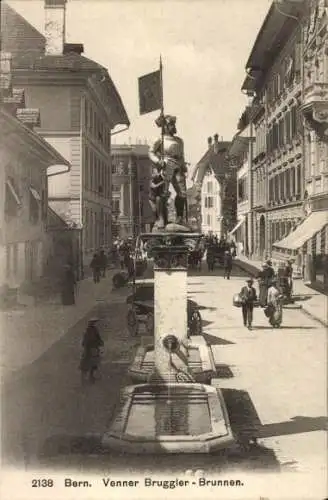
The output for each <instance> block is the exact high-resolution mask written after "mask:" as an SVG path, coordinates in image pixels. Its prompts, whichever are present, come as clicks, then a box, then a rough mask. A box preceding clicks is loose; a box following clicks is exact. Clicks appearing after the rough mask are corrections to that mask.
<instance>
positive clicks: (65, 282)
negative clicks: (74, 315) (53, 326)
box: [61, 264, 76, 306]
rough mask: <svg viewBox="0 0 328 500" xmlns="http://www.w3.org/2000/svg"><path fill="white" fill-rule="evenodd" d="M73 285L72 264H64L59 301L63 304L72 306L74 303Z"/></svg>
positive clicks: (74, 282) (74, 281)
mask: <svg viewBox="0 0 328 500" xmlns="http://www.w3.org/2000/svg"><path fill="white" fill-rule="evenodd" d="M75 285H76V280H75V276H74V271H73V269H72V266H71V265H70V264H66V265H65V266H64V273H63V279H62V284H61V301H62V304H63V306H73V305H74V304H75Z"/></svg>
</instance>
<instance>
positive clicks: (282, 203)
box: [242, 3, 304, 259]
mask: <svg viewBox="0 0 328 500" xmlns="http://www.w3.org/2000/svg"><path fill="white" fill-rule="evenodd" d="M284 7H285V8H286V9H287V10H284V14H283V13H282V11H280V10H279V8H278V7H277V6H276V4H275V3H273V4H272V6H271V8H270V10H269V12H268V14H267V17H266V19H265V21H264V23H263V25H262V28H261V30H260V32H259V35H258V37H257V39H256V42H255V44H254V47H253V49H252V52H251V54H250V57H249V59H248V61H247V64H246V67H247V70H248V76H247V77H246V80H245V82H244V84H243V87H242V89H243V90H245V91H246V92H248V93H249V94H252V93H253V94H254V99H253V105H254V107H256V113H255V114H253V117H252V120H253V127H254V134H255V146H254V154H253V159H252V188H253V195H254V203H253V217H254V255H255V256H256V257H257V258H261V259H262V258H265V257H266V256H268V255H270V254H271V251H272V245H273V244H274V243H275V242H276V241H279V240H281V239H282V238H283V237H285V236H287V235H288V234H289V233H290V231H292V229H293V228H294V227H295V226H296V225H298V224H299V223H300V222H301V220H302V218H303V217H304V213H303V203H302V202H303V196H304V183H303V181H302V179H303V176H304V175H303V165H304V162H303V155H304V151H303V140H302V137H303V136H302V134H303V129H302V116H301V112H300V107H301V104H302V61H301V50H302V47H301V45H302V31H301V29H300V20H299V19H301V18H302V15H303V10H302V7H301V3H294V4H292V3H288V6H287V4H286V5H285V6H284Z"/></svg>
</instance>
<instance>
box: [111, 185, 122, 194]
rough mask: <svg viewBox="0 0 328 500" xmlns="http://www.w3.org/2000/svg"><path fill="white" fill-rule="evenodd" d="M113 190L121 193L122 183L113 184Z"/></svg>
mask: <svg viewBox="0 0 328 500" xmlns="http://www.w3.org/2000/svg"><path fill="white" fill-rule="evenodd" d="M112 191H113V193H120V192H121V185H120V184H117V185H116V184H113V185H112Z"/></svg>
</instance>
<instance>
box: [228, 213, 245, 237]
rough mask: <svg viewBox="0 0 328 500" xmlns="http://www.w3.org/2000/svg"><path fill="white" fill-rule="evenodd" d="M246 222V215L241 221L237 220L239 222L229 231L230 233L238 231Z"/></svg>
mask: <svg viewBox="0 0 328 500" xmlns="http://www.w3.org/2000/svg"><path fill="white" fill-rule="evenodd" d="M244 222H245V217H243V218H242V219H240V221H238V222H237V224H236V225H235V227H234V228H233V230H232V231H230V232H229V234H230V235H231V234H234V233H235V232H236V231H237V229H239V228H240V226H241V225H242V224H243V223H244Z"/></svg>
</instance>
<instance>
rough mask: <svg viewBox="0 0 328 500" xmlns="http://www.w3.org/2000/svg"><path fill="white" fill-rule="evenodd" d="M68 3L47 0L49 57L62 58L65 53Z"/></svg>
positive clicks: (64, 0)
mask: <svg viewBox="0 0 328 500" xmlns="http://www.w3.org/2000/svg"><path fill="white" fill-rule="evenodd" d="M66 1H67V0H45V3H44V8H45V37H46V51H45V53H46V55H47V56H61V55H63V53H64V44H65V31H66Z"/></svg>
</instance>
